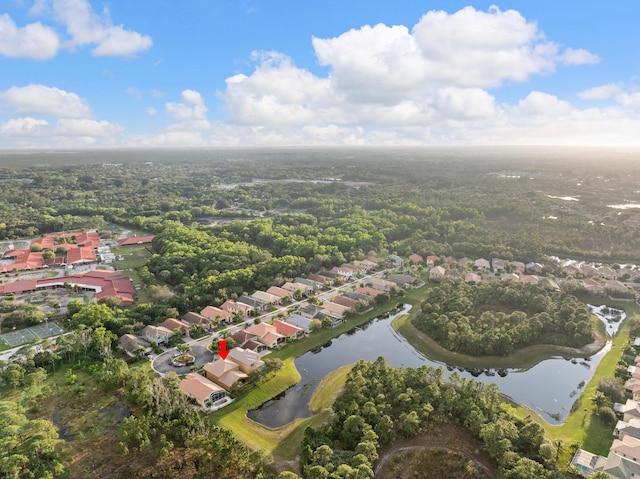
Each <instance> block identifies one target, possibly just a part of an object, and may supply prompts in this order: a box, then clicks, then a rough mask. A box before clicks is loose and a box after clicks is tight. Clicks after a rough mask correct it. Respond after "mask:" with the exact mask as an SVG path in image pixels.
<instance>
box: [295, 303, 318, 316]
mask: <svg viewBox="0 0 640 479" xmlns="http://www.w3.org/2000/svg"><path fill="white" fill-rule="evenodd" d="M299 311H300V314H301V315H302V316H306V317H307V318H310V319H314V318H316V319H321V318H319V317H318V316H320V315H322V318H324V310H323V309H322V307H321V306H318V305H315V304H311V303H307V304H305V305H304V306H300V309H299Z"/></svg>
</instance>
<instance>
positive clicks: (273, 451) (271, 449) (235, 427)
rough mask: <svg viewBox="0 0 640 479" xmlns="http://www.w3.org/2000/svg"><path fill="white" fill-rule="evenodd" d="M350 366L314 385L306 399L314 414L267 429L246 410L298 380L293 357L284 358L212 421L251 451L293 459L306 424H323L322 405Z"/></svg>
mask: <svg viewBox="0 0 640 479" xmlns="http://www.w3.org/2000/svg"><path fill="white" fill-rule="evenodd" d="M351 367H352V366H344V367H342V368H339V369H336V370H335V371H333V372H332V373H330V374H328V375H327V376H326V377H325V378H324V379H323V380H322V381H321V382H320V384H319V385H318V387H317V388H316V390H315V391H314V393H313V395H312V397H311V400H310V401H309V404H310V409H311V410H312V411H313V412H314V413H316V414H314V415H313V416H312V417H310V418H305V419H296V420H294V421H292V422H290V423H288V424H286V425H285V426H282V427H279V428H275V429H272V428H268V427H266V426H263V425H261V424H259V423H257V422H255V421H252V420H251V419H249V418H248V417H247V412H248V411H250V410H252V409H255V408H257V407H258V406H260V405H262V404H263V403H265V402H266V401H268V400H270V399H271V398H273V397H274V396H276V395H278V394H279V393H281V392H282V391H285V390H286V389H287V388H289V387H291V386H293V385H294V384H296V383H297V382H298V381H299V380H300V374H299V373H298V371H297V370H296V368H295V365H294V358H288V359H286V360H284V367H283V369H282V370H280V371H279V372H278V374H277V375H276V376H275V377H274V378H272V379H270V380H268V381H266V382H265V383H262V384H260V386H259V387H257V388H256V389H254V390H252V391H250V392H249V393H247V394H245V395H243V396H242V397H240V398H239V399H237V400H235V401H234V402H233V403H232V404H230V405H229V406H226V407H224V408H223V409H221V410H219V411H216V412H215V413H213V414H212V415H211V419H212V421H213V422H214V423H215V424H217V425H219V426H222V427H225V428H227V429H230V430H231V431H233V433H234V435H236V437H238V438H239V439H240V440H241V441H242V442H244V443H245V444H247V445H248V446H249V448H250V449H252V450H260V451H263V452H264V453H265V454H267V455H270V456H272V457H273V458H274V460H276V461H277V462H279V463H284V462H288V461H293V460H295V458H297V457H298V455H299V453H300V444H301V442H302V437H303V434H304V429H305V428H306V427H307V426H315V425H318V424H321V423H323V422H324V421H325V420H326V418H327V417H328V413H327V411H326V408H327V407H329V406H330V405H331V403H332V402H333V399H334V398H335V397H336V396H337V394H338V393H339V391H340V390H341V389H342V387H343V386H344V383H345V380H346V376H347V373H348V372H349V371H350V370H351Z"/></svg>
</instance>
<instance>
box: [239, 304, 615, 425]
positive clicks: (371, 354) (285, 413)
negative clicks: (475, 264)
mask: <svg viewBox="0 0 640 479" xmlns="http://www.w3.org/2000/svg"><path fill="white" fill-rule="evenodd" d="M591 309H592V311H593V312H594V313H595V314H597V315H598V316H599V317H600V318H601V319H602V320H603V321H604V322H605V324H607V325H610V326H608V328H607V331H608V332H609V333H610V334H611V335H613V334H615V332H616V331H617V328H618V326H619V325H620V323H621V322H622V319H624V313H622V315H621V319H620V321H617V322H611V323H608V322H607V321H606V317H605V315H603V314H602V310H601V308H600V307H592V308H591ZM409 310H410V305H405V306H404V308H403V309H402V310H401V311H399V312H398V313H397V314H394V315H392V316H391V317H389V318H387V319H377V320H374V321H373V322H371V323H369V324H368V325H365V326H363V327H362V328H359V329H358V330H356V331H355V332H351V333H345V334H342V335H341V336H339V337H337V338H335V339H333V340H331V341H330V342H329V343H327V344H326V345H325V346H324V347H322V348H321V349H320V350H319V351H316V352H308V353H306V354H304V355H302V356H300V357H299V358H297V359H296V360H295V365H296V367H297V368H298V371H299V372H300V375H301V376H302V379H301V380H300V382H299V383H298V384H296V385H295V386H293V387H292V388H290V389H289V390H287V391H286V392H285V393H283V394H282V395H280V397H278V398H275V399H274V400H271V401H269V402H267V403H266V404H264V405H263V406H262V407H261V408H259V409H256V410H253V411H250V412H249V413H248V416H249V417H250V418H251V419H253V420H254V421H257V422H259V423H261V424H264V425H265V426H268V427H272V428H276V427H280V426H283V425H285V424H287V423H289V422H290V421H293V420H294V419H297V418H304V417H310V416H311V415H312V412H311V411H310V410H309V406H308V403H309V400H310V398H311V395H312V394H313V390H314V389H315V387H316V385H317V384H318V382H319V381H320V380H321V379H322V378H323V377H324V376H325V375H327V374H328V373H330V372H331V371H333V370H335V369H337V368H339V367H341V366H344V365H346V364H353V363H356V362H358V361H359V360H361V359H365V360H368V361H375V360H376V359H377V358H378V357H379V356H383V357H384V358H385V359H386V360H387V362H388V363H389V364H390V365H391V366H394V367H419V366H423V365H427V366H432V367H445V368H446V369H445V372H446V374H447V375H448V374H450V371H451V370H453V369H454V368H453V367H451V366H449V367H447V365H446V364H444V363H440V362H437V361H434V360H432V359H429V358H428V357H426V356H424V355H423V354H421V353H420V352H418V351H417V350H416V349H415V348H413V346H411V345H410V344H409V343H408V342H407V341H406V340H405V339H404V338H403V337H402V336H400V335H399V334H398V333H397V332H396V331H394V329H393V328H392V327H391V321H392V320H393V319H394V318H395V317H397V316H400V315H402V314H406V313H407V312H408V311H409ZM610 347H611V343H610V342H608V343H607V345H606V346H605V347H604V348H603V349H602V350H601V351H599V352H598V353H596V354H594V355H593V356H591V357H590V358H589V360H588V361H585V360H584V359H573V360H569V359H565V358H562V357H552V358H549V359H546V360H543V361H541V362H540V363H538V364H536V365H535V366H533V367H531V368H529V369H526V370H521V369H506V370H505V369H501V370H483V371H480V370H478V371H466V370H463V369H457V371H458V372H459V374H460V375H461V376H463V377H466V378H469V379H476V380H478V381H482V382H484V383H491V382H495V383H496V384H497V385H498V387H499V388H500V391H501V392H502V393H503V394H504V395H506V396H508V397H510V398H511V399H513V400H514V401H515V402H516V403H518V404H524V405H526V406H528V407H529V408H531V409H533V410H535V411H537V412H538V413H539V414H540V415H541V416H542V417H543V418H544V419H545V420H546V421H547V422H549V423H551V424H560V423H562V422H564V420H565V418H566V417H567V415H568V414H569V412H570V410H571V406H572V405H573V403H574V402H575V400H576V399H577V398H578V396H579V395H580V392H581V389H582V387H584V385H585V384H586V383H587V382H588V381H589V379H591V376H592V375H593V372H594V371H595V368H596V366H597V365H598V363H599V362H600V359H602V357H603V356H604V354H605V353H606V352H607V351H609V349H610Z"/></svg>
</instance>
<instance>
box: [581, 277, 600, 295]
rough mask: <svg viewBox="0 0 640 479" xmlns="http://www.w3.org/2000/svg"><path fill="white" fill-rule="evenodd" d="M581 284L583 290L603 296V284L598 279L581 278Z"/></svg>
mask: <svg viewBox="0 0 640 479" xmlns="http://www.w3.org/2000/svg"><path fill="white" fill-rule="evenodd" d="M582 286H583V287H584V289H585V290H587V292H588V293H591V294H594V295H597V296H604V285H603V284H602V283H600V282H599V281H596V280H595V279H591V278H585V279H583V280H582Z"/></svg>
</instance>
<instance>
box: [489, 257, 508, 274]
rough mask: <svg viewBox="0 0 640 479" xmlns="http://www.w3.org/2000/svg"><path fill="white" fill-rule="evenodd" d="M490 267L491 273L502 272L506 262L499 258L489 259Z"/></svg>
mask: <svg viewBox="0 0 640 479" xmlns="http://www.w3.org/2000/svg"><path fill="white" fill-rule="evenodd" d="M491 267H492V269H493V271H495V272H497V271H504V270H505V268H506V267H507V262H506V261H505V260H503V259H501V258H491Z"/></svg>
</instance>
